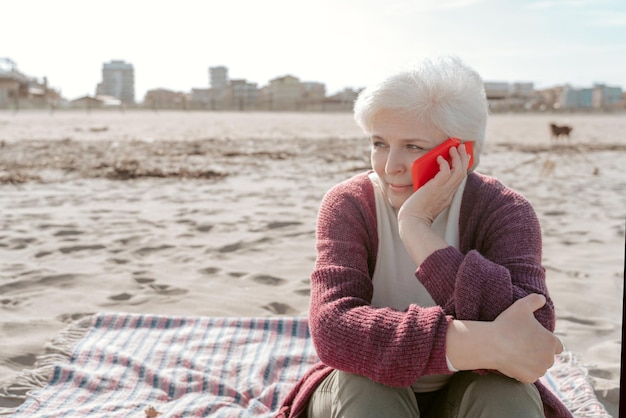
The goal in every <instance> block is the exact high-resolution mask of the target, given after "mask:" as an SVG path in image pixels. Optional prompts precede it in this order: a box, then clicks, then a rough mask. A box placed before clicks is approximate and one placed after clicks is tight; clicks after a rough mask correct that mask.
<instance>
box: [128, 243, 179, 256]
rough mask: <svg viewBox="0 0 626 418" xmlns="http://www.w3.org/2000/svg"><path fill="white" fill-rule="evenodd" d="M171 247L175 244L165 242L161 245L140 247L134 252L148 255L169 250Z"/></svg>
mask: <svg viewBox="0 0 626 418" xmlns="http://www.w3.org/2000/svg"><path fill="white" fill-rule="evenodd" d="M170 248H174V246H173V245H167V244H164V245H159V246H158V247H143V248H140V249H138V250H135V251H134V253H135V254H137V255H140V256H146V255H150V254H152V253H155V252H157V251H163V250H167V249H170Z"/></svg>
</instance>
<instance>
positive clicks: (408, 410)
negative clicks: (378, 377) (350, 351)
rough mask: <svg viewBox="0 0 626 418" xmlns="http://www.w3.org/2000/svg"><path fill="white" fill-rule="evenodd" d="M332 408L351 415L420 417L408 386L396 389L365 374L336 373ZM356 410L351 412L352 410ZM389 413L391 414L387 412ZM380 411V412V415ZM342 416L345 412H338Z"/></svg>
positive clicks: (413, 396)
mask: <svg viewBox="0 0 626 418" xmlns="http://www.w3.org/2000/svg"><path fill="white" fill-rule="evenodd" d="M336 379H337V382H336V383H337V387H336V392H335V399H334V402H333V406H334V409H335V410H336V411H337V410H341V411H351V413H350V414H349V415H351V416H362V417H365V416H372V417H377V416H407V417H417V416H419V410H418V408H417V401H416V400H415V395H414V394H413V391H412V390H411V388H408V387H406V388H396V387H390V386H385V385H383V384H380V383H377V382H374V381H372V380H370V379H369V378H367V377H364V376H360V375H355V374H351V373H345V372H337V376H336ZM357 411H358V413H357V414H356V415H354V414H353V413H354V412H357ZM389 413H392V415H387V414H389ZM379 414H383V415H379ZM337 415H338V416H345V415H344V414H337Z"/></svg>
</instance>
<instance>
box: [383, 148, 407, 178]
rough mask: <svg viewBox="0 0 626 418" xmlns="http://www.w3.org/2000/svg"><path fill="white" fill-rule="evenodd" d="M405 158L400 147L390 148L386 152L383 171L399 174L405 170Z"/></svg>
mask: <svg viewBox="0 0 626 418" xmlns="http://www.w3.org/2000/svg"><path fill="white" fill-rule="evenodd" d="M405 160H406V159H405V158H404V155H403V152H402V150H400V149H394V148H391V149H390V150H389V154H387V163H386V164H385V172H386V173H387V174H400V173H403V172H404V171H406V169H407V166H406V161H405Z"/></svg>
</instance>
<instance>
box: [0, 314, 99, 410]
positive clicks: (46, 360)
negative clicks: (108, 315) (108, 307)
mask: <svg viewBox="0 0 626 418" xmlns="http://www.w3.org/2000/svg"><path fill="white" fill-rule="evenodd" d="M94 317H95V315H87V316H84V317H83V318H81V319H78V320H76V321H75V322H72V323H71V324H70V325H68V326H67V327H66V328H65V329H64V330H62V331H61V332H60V333H59V334H58V335H56V336H55V337H54V338H53V339H52V340H50V341H49V342H48V343H46V345H45V347H44V348H45V353H44V354H41V355H39V356H37V360H36V361H35V364H34V365H33V368H32V369H25V370H22V371H21V372H20V373H19V374H18V375H17V376H15V377H14V378H13V379H12V380H11V381H10V382H9V383H8V384H7V385H5V386H3V387H0V415H11V414H13V413H15V412H16V411H17V409H18V408H19V407H20V405H21V404H22V403H24V401H25V400H26V398H28V397H29V396H31V393H32V392H34V391H35V390H38V389H41V388H43V387H44V386H45V385H47V384H48V381H49V380H50V378H51V377H52V375H53V373H54V366H55V364H58V363H66V362H68V361H69V359H70V357H71V356H72V352H73V351H74V346H75V345H76V344H77V343H78V341H80V340H81V339H82V338H83V337H84V336H85V334H87V331H88V330H89V328H91V326H92V325H93V321H94Z"/></svg>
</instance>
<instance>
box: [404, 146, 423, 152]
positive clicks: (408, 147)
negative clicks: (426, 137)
mask: <svg viewBox="0 0 626 418" xmlns="http://www.w3.org/2000/svg"><path fill="white" fill-rule="evenodd" d="M406 147H407V149H410V150H411V151H424V150H425V149H424V148H423V147H420V146H419V145H415V144H407V146H406Z"/></svg>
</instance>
